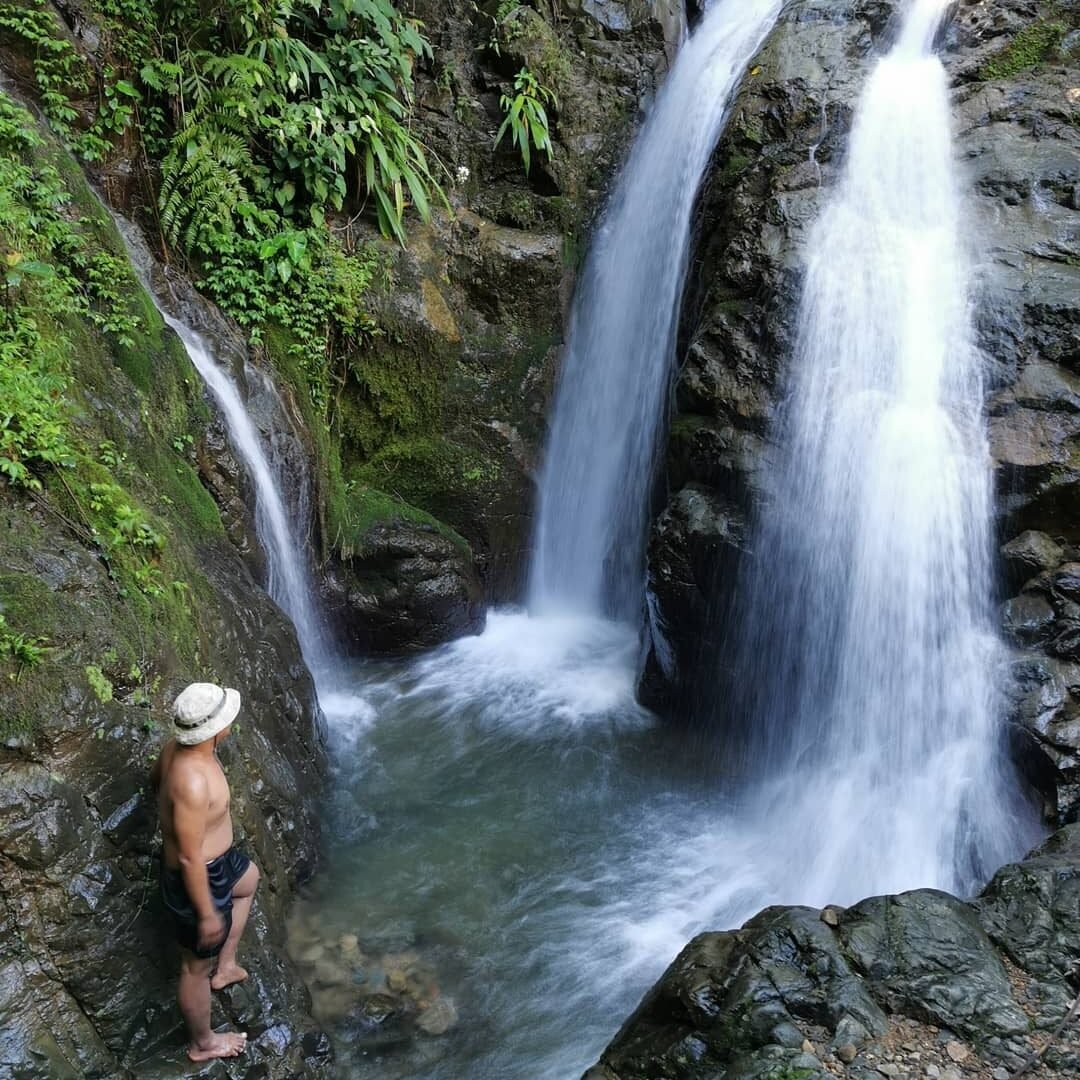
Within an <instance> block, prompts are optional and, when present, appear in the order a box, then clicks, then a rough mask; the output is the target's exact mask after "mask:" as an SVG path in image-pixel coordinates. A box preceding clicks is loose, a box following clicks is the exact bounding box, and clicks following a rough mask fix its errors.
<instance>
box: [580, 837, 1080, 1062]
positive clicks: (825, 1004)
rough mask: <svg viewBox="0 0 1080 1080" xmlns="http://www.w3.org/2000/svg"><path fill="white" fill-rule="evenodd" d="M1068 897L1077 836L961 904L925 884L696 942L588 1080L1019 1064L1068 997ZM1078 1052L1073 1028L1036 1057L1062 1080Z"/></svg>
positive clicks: (1011, 869)
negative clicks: (1042, 1056) (1041, 1056)
mask: <svg viewBox="0 0 1080 1080" xmlns="http://www.w3.org/2000/svg"><path fill="white" fill-rule="evenodd" d="M1078 899H1080V827H1072V828H1070V829H1065V830H1062V831H1061V832H1060V833H1058V834H1056V835H1055V836H1054V837H1052V838H1051V839H1050V840H1049V841H1048V842H1047V843H1046V844H1044V845H1043V846H1042V847H1041V848H1039V849H1037V850H1036V851H1035V852H1033V853H1032V855H1031V856H1030V857H1029V858H1028V859H1027V860H1025V861H1024V862H1022V863H1019V864H1016V865H1013V866H1007V867H1005V868H1003V869H1002V870H1001V871H999V872H998V874H997V875H996V876H995V878H994V880H993V881H992V882H991V883H990V885H989V886H987V888H986V890H985V891H984V893H983V895H982V896H981V897H980V898H979V899H978V900H977V901H975V902H974V903H971V904H967V903H964V902H962V901H960V900H957V899H955V898H953V897H951V896H948V895H947V894H945V893H941V892H936V891H933V890H927V889H922V890H916V891H914V892H909V893H902V894H900V895H898V896H883V897H872V898H870V899H867V900H864V901H862V902H861V903H859V904H856V905H855V906H854V907H851V908H847V909H838V908H827V909H825V911H824V912H820V913H819V912H817V911H814V910H812V909H809V908H769V909H766V910H765V911H763V912H761V914H759V915H757V916H755V917H754V918H753V919H751V920H750V921H749V922H748V923H746V924H745V925H744V926H743V927H742V928H741V929H740V930H733V931H728V932H724V933H708V934H702V935H700V936H698V937H697V938H695V939H694V940H693V941H692V942H691V943H690V944H689V945H688V946H687V947H686V948H685V949H684V950H683V952H682V953H681V954H680V955H679V957H678V958H677V959H676V960H675V962H674V963H673V964H672V965H671V967H670V968H669V969H668V970H667V972H666V973H665V974H664V976H663V977H662V978H661V979H660V981H659V982H658V983H657V984H656V986H654V987H653V989H652V990H650V991H649V993H648V994H647V995H646V997H645V998H644V1000H643V1001H642V1003H641V1005H640V1006H639V1007H638V1009H637V1011H636V1012H635V1013H634V1014H633V1015H632V1016H631V1017H630V1019H629V1020H628V1021H627V1022H626V1024H625V1025H624V1026H623V1028H622V1030H621V1031H620V1032H619V1034H618V1035H617V1036H616V1037H615V1039H614V1041H613V1042H612V1043H611V1045H610V1046H609V1047H608V1048H607V1050H606V1051H605V1052H604V1055H603V1057H602V1059H601V1061H600V1063H599V1064H598V1065H596V1066H595V1067H594V1068H593V1069H591V1070H590V1071H589V1072H588V1073H586V1074H585V1075H586V1080H645V1078H648V1080H657V1078H661V1077H665V1078H670V1080H676V1078H677V1080H706V1078H707V1080H736V1078H738V1080H757V1078H761V1080H765V1078H766V1077H775V1076H778V1075H784V1076H787V1075H798V1076H801V1077H810V1076H815V1077H816V1076H822V1077H823V1076H828V1075H834V1076H836V1075H850V1076H852V1077H859V1078H866V1077H868V1076H870V1075H872V1074H874V1073H876V1074H878V1075H881V1076H886V1077H912V1076H926V1077H930V1078H934V1077H937V1078H944V1077H946V1076H950V1075H955V1076H959V1075H960V1072H959V1071H958V1069H959V1070H962V1071H963V1072H964V1073H965V1074H968V1073H975V1074H978V1075H989V1073H990V1070H991V1069H993V1068H998V1069H1000V1068H1003V1067H1004V1068H1007V1069H1008V1070H1010V1071H1011V1070H1015V1069H1016V1068H1017V1067H1019V1065H1021V1064H1022V1063H1023V1062H1024V1061H1025V1060H1026V1059H1027V1056H1028V1055H1029V1054H1030V1053H1032V1052H1033V1051H1034V1050H1035V1049H1038V1048H1040V1047H1041V1046H1042V1043H1043V1041H1044V1036H1043V1035H1042V1034H1041V1033H1040V1034H1033V1032H1036V1031H1040V1032H1041V1030H1045V1029H1048V1028H1052V1027H1053V1026H1055V1025H1056V1024H1057V1023H1058V1022H1059V1021H1060V1020H1061V1018H1062V1017H1063V1016H1064V1013H1065V1010H1066V1009H1067V1008H1068V1004H1069V1001H1070V999H1071V996H1072V994H1073V993H1074V990H1073V988H1072V986H1071V981H1072V980H1073V979H1074V978H1075V973H1076V972H1077V970H1078V969H1077V967H1076V965H1077V963H1078V961H1080V951H1078V950H1080V946H1078V945H1077V942H1078V941H1080V933H1078V931H1080V927H1078V926H1076V925H1075V923H1076V920H1077V918H1078V917H1080V914H1078V913H1080V904H1078ZM826 915H828V918H826ZM1078 1049H1080V1038H1078V1037H1077V1035H1076V1033H1073V1032H1069V1033H1067V1034H1066V1035H1065V1036H1064V1037H1063V1038H1062V1039H1061V1040H1060V1041H1059V1042H1058V1043H1057V1044H1056V1045H1055V1046H1054V1047H1053V1048H1052V1049H1051V1050H1050V1051H1049V1052H1048V1053H1047V1062H1048V1063H1049V1064H1050V1065H1051V1067H1052V1068H1054V1069H1060V1070H1062V1073H1063V1074H1067V1073H1068V1072H1069V1070H1070V1069H1071V1068H1072V1067H1073V1065H1072V1063H1073V1062H1074V1061H1077V1060H1080V1057H1078V1056H1077V1051H1078ZM785 1070H791V1071H785ZM1051 1075H1054V1074H1053V1073H1052V1074H1051Z"/></svg>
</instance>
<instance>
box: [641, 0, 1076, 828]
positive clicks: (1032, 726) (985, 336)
mask: <svg viewBox="0 0 1080 1080" xmlns="http://www.w3.org/2000/svg"><path fill="white" fill-rule="evenodd" d="M838 7H839V6H838V5H835V4H830V3H827V2H823V0H798V2H796V3H794V4H791V5H789V6H788V7H787V9H786V10H785V13H784V15H783V16H782V17H781V21H780V23H779V24H778V26H777V28H776V30H775V32H774V33H773V34H772V36H771V37H770V39H769V40H768V41H767V42H766V44H765V46H764V47H763V49H762V51H761V53H760V54H759V56H758V57H757V58H755V60H754V68H753V70H754V74H753V75H752V76H750V77H749V78H748V79H747V80H746V83H745V85H744V87H743V89H742V91H741V93H740V95H739V97H738V99H737V100H736V103H735V106H734V109H733V112H732V119H731V123H730V125H729V128H728V130H727V132H726V134H725V135H724V138H723V139H722V140H721V143H720V145H719V147H718V148H717V151H716V155H715V165H714V168H713V170H712V173H711V176H710V180H709V184H708V186H707V189H706V190H705V192H704V194H703V196H702V203H701V220H702V228H701V240H700V254H699V257H698V281H697V285H696V288H693V289H691V291H690V294H689V298H688V299H689V303H688V305H687V308H686V311H685V312H684V328H683V333H682V340H683V342H684V344H685V347H686V360H685V364H684V366H683V368H682V370H681V372H680V374H679V378H678V382H677V384H676V392H675V415H674V417H673V420H672V424H671V435H670V439H669V445H668V456H667V479H668V485H669V490H670V494H669V496H668V500H667V505H666V506H665V508H664V509H663V511H662V512H661V513H660V515H659V516H658V518H657V521H656V524H655V527H654V529H653V534H652V540H651V545H650V552H649V583H650V590H651V601H652V603H651V609H652V612H653V615H654V619H653V629H654V641H655V642H657V643H658V645H657V646H656V647H654V649H653V651H652V654H651V656H650V658H649V660H648V663H647V665H646V671H645V676H644V678H643V681H642V696H643V697H644V698H645V700H646V701H647V702H648V703H649V704H651V705H653V706H654V707H657V708H659V709H661V710H663V711H665V712H669V713H673V714H683V713H685V712H693V711H695V709H698V708H700V702H701V701H702V700H703V699H705V698H706V697H707V698H708V699H710V700H711V701H713V702H715V701H716V699H717V697H718V694H717V668H718V665H719V668H720V672H721V675H723V665H724V657H725V655H727V653H728V651H729V650H728V649H727V647H726V646H727V642H728V640H729V638H730V636H732V635H736V634H737V633H738V628H737V627H734V626H732V625H731V608H730V604H731V601H732V598H733V595H734V591H735V587H736V582H737V580H738V577H739V567H740V564H741V562H742V560H744V559H754V558H768V556H769V553H768V552H753V551H748V550H747V548H746V538H747V536H748V529H747V523H748V521H749V520H750V518H751V517H752V515H753V513H754V508H755V507H756V505H757V504H758V501H759V499H760V497H761V494H762V482H761V479H762V475H763V474H762V470H763V469H767V468H768V465H769V461H770V454H771V445H770V441H769V432H770V423H771V420H772V417H773V415H774V411H775V407H776V403H777V395H778V393H780V392H781V391H782V386H783V374H784V372H785V370H786V366H787V364H788V362H789V359H790V355H791V347H792V338H793V330H794V320H795V315H796V310H797V305H798V292H799V282H800V275H801V269H800V267H801V258H802V250H803V245H804V243H805V238H806V230H807V226H808V225H809V224H810V223H811V222H812V221H813V220H814V219H815V217H816V215H817V213H818V212H819V211H820V209H821V206H822V203H823V200H824V198H825V197H826V196H827V194H828V189H829V187H830V186H831V184H832V183H833V182H834V181H835V179H836V176H837V165H838V161H839V158H840V155H841V154H842V151H843V147H844V143H845V138H846V134H847V130H848V127H849V125H850V120H851V112H852V108H853V106H854V103H855V101H856V98H857V95H858V92H859V89H860V88H861V86H862V85H863V83H864V82H865V77H866V74H867V71H868V69H869V66H870V64H872V62H873V60H874V57H875V55H876V54H877V53H878V52H880V50H881V48H882V47H883V46H884V45H885V44H886V42H887V40H888V35H889V33H890V32H891V28H892V26H893V25H894V21H895V12H896V10H897V7H896V5H895V4H892V3H888V2H884V0H883V2H875V3H870V2H867V3H856V4H853V5H850V6H844V10H838ZM1076 18H1077V14H1076V9H1075V5H1067V6H1065V7H1061V6H1054V5H1049V4H1038V3H1032V2H1028V0H1008V2H1005V3H1001V4H996V5H994V6H993V8H992V9H991V8H988V7H987V6H986V5H982V4H978V3H974V2H971V3H961V4H959V6H958V8H957V11H956V14H955V17H954V19H953V21H952V22H951V24H950V25H949V27H948V28H947V30H946V31H945V32H944V33H943V37H942V45H941V47H942V55H943V57H944V59H945V61H946V64H947V67H948V68H949V71H950V74H951V77H952V80H953V84H954V87H955V89H954V100H955V125H956V140H957V154H958V157H959V158H960V160H961V162H962V175H963V177H964V178H965V182H966V184H967V205H968V211H969V214H970V215H971V217H972V224H971V230H970V231H971V233H972V236H973V237H974V238H975V243H976V244H977V245H978V247H977V250H976V252H975V258H976V266H977V270H978V295H977V297H976V301H977V303H976V324H977V330H978V337H979V344H980V346H981V348H982V349H983V351H984V352H985V355H986V357H987V369H988V372H989V376H990V378H989V380H988V401H987V408H988V412H989V429H990V442H991V452H992V454H993V458H994V463H995V483H996V487H997V492H998V508H999V520H998V532H999V537H1000V542H1001V544H1002V565H1003V570H1004V571H1005V573H1004V575H1003V577H1004V582H1005V592H1004V596H1003V599H1005V602H1004V603H1003V606H1002V629H1003V632H1004V634H1005V636H1006V637H1007V638H1008V639H1009V640H1010V641H1012V642H1013V643H1014V644H1015V645H1016V647H1017V653H1016V656H1015V663H1014V676H1015V678H1014V679H1013V680H1012V687H1013V696H1012V701H1013V704H1012V706H1011V710H1010V718H1011V719H1012V720H1013V721H1014V722H1015V723H1016V724H1018V725H1020V726H1021V727H1022V728H1023V729H1024V731H1025V732H1027V733H1029V734H1030V738H1029V737H1028V735H1024V736H1023V737H1021V736H1019V735H1018V736H1017V739H1016V740H1014V742H1016V745H1018V746H1019V745H1023V746H1026V747H1027V748H1028V749H1027V750H1026V751H1025V752H1024V757H1025V769H1026V770H1027V772H1028V775H1029V776H1035V775H1041V776H1043V777H1044V779H1045V777H1046V775H1047V770H1046V767H1045V759H1044V760H1042V761H1040V760H1035V759H1036V758H1039V757H1040V756H1042V755H1048V756H1049V758H1050V759H1051V760H1052V762H1053V764H1054V765H1055V766H1056V767H1057V779H1058V781H1059V782H1060V783H1061V785H1062V799H1061V804H1062V810H1063V812H1064V813H1066V814H1075V813H1076V812H1077V810H1076V809H1073V810H1070V807H1072V806H1073V805H1074V804H1075V803H1076V798H1077V793H1078V788H1077V787H1076V784H1077V781H1078V779H1080V773H1077V772H1076V765H1077V759H1076V753H1077V750H1078V749H1080V743H1077V741H1076V738H1077V732H1078V731H1080V727H1078V726H1077V723H1076V719H1077V716H1078V715H1080V714H1078V712H1077V708H1078V703H1077V700H1076V699H1075V698H1074V696H1073V694H1074V691H1073V687H1074V686H1075V684H1076V678H1075V673H1074V672H1073V671H1072V666H1074V662H1075V661H1076V660H1077V659H1080V655H1078V654H1077V652H1076V649H1077V645H1078V644H1080V635H1078V634H1077V631H1076V619H1077V615H1078V613H1080V609H1078V608H1077V607H1076V603H1075V600H1074V598H1072V597H1071V596H1070V595H1069V589H1070V581H1071V570H1072V564H1074V563H1075V562H1076V561H1077V560H1078V559H1080V551H1078V549H1077V548H1076V546H1075V545H1076V544H1077V542H1078V536H1077V530H1076V522H1077V521H1080V504H1078V503H1077V501H1076V499H1077V495H1076V493H1077V490H1078V489H1077V473H1076V468H1075V461H1074V458H1075V457H1076V453H1077V436H1078V431H1080V396H1078V395H1080V366H1078V362H1080V352H1078V349H1080V344H1078V342H1080V338H1078V326H1080V319H1078V315H1077V301H1076V298H1077V296H1080V266H1078V263H1077V232H1076V207H1077V202H1076V199H1077V195H1076V191H1077V185H1078V183H1080V174H1078V172H1077V169H1078V164H1077V163H1078V161H1080V153H1078V151H1080V135H1078V133H1077V130H1076V125H1075V116H1076V109H1077V108H1078V102H1077V90H1076V88H1075V86H1074V85H1073V84H1074V83H1075V81H1076V80H1075V66H1073V67H1072V68H1070V66H1069V61H1070V57H1073V56H1074V50H1075V49H1076V47H1077V44H1078V43H1077V40H1076V35H1075V34H1071V36H1070V31H1071V30H1072V29H1073V28H1074V27H1075V24H1076ZM1006 598H1007V599H1006ZM718 658H719V659H718ZM696 679H700V680H702V682H701V683H697V682H696V681H695V680H696ZM720 685H721V686H722V683H721V684H720ZM719 697H720V699H721V701H722V699H723V694H722V692H721V693H720V695H719ZM719 711H720V714H721V716H720V719H721V720H722V719H723V716H722V713H723V709H722V705H721V707H720V710H719ZM1039 747H1041V748H1042V749H1041V750H1039V749H1038V748H1039ZM1033 754H1034V757H1033V756H1032V755H1033ZM1041 786H1042V787H1043V789H1044V791H1045V788H1046V785H1045V783H1043V784H1042V785H1041ZM1050 798H1051V801H1053V797H1052V795H1051V796H1050Z"/></svg>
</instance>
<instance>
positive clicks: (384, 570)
mask: <svg viewBox="0 0 1080 1080" xmlns="http://www.w3.org/2000/svg"><path fill="white" fill-rule="evenodd" d="M360 543H361V544H362V546H361V547H358V548H357V549H356V550H354V551H353V552H352V553H351V555H350V557H349V558H348V559H347V560H344V559H343V560H342V561H340V562H339V564H338V568H337V570H336V572H335V573H334V574H333V576H329V575H328V577H327V588H328V600H329V602H330V608H331V611H332V613H333V614H334V616H335V618H336V619H337V621H338V623H339V625H340V626H341V627H342V629H343V631H344V632H345V633H347V634H348V635H349V637H350V638H351V640H352V641H353V642H354V644H355V646H356V647H357V648H358V649H360V650H362V651H364V652H384V653H386V652H388V653H402V652H410V651H414V650H418V649H424V648H430V647H431V646H432V645H438V644H441V643H442V642H444V641H448V640H450V639H452V638H455V637H460V636H461V635H463V634H468V633H476V632H477V631H478V630H479V629H480V627H481V625H482V623H483V612H482V609H481V589H480V583H479V581H478V580H477V577H476V571H475V569H474V567H473V564H472V559H471V557H470V554H469V551H468V548H467V546H465V545H463V544H462V542H461V541H460V540H459V539H457V538H454V537H453V536H452V535H447V533H446V532H443V531H439V530H438V529H436V528H435V527H434V526H431V525H422V524H413V523H410V522H407V521H396V522H387V523H379V524H376V525H373V526H372V527H371V528H370V529H369V530H367V532H366V533H364V534H363V537H362V538H361V541H360Z"/></svg>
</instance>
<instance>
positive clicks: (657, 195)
mask: <svg viewBox="0 0 1080 1080" xmlns="http://www.w3.org/2000/svg"><path fill="white" fill-rule="evenodd" d="M781 6H782V4H781V0H717V2H716V3H715V4H713V5H712V6H711V7H710V9H709V11H708V13H707V14H706V15H705V17H704V19H703V21H702V23H701V26H700V27H699V28H698V30H697V31H696V32H695V34H694V35H693V37H692V38H691V39H690V40H689V42H687V43H686V44H685V45H684V46H683V48H682V50H681V52H680V54H679V56H678V58H677V59H676V61H675V64H674V67H673V68H672V70H671V72H670V74H669V75H668V77H667V80H666V82H665V83H664V86H663V88H662V89H661V91H660V93H659V95H658V97H657V100H656V103H655V107H654V108H653V110H652V113H651V114H650V116H649V119H648V121H647V122H646V124H645V126H644V128H643V130H642V131H641V133H640V135H639V136H638V138H637V141H636V143H635V145H634V149H633V151H632V152H631V154H630V157H629V159H628V161H627V163H626V165H625V167H624V168H623V171H622V174H621V176H620V178H619V181H618V184H617V186H616V189H615V193H614V196H613V198H612V202H611V205H610V206H609V208H608V210H607V214H606V216H605V219H604V221H603V224H602V225H601V227H600V229H599V231H598V233H597V235H596V237H595V239H594V241H593V245H592V248H591V250H590V253H589V256H588V259H587V261H586V265H585V269H584V272H583V275H582V279H581V281H580V283H579V285H578V289H577V293H576V296H575V299H574V305H573V311H572V314H571V318H570V326H569V336H568V340H567V346H566V351H565V356H564V361H563V365H564V366H563V373H562V377H561V380H560V384H559V388H558V391H557V393H556V397H555V404H554V412H553V420H552V425H551V433H550V437H549V440H548V446H547V452H546V460H545V464H544V468H543V473H542V476H541V479H540V496H539V506H538V524H537V530H536V538H535V555H534V559H533V565H532V571H531V579H530V585H529V607H530V610H532V611H533V612H536V613H552V612H576V613H584V614H589V615H613V616H615V617H619V618H632V619H636V617H637V614H638V611H639V610H640V607H641V600H642V594H643V586H644V550H645V537H646V532H647V528H648V517H649V505H648V502H649V498H648V496H649V490H650V487H651V485H652V482H653V462H654V458H655V453H656V446H657V441H658V438H659V436H660V434H661V430H660V428H661V421H662V416H663V411H664V405H665V402H666V397H667V389H668V384H669V381H670V379H671V374H672V364H671V361H672V353H673V349H674V345H675V336H676V330H677V324H678V315H679V305H680V301H681V299H682V292H683V284H684V281H685V278H686V267H687V258H688V250H689V241H690V225H691V220H690V219H691V212H692V210H693V206H694V200H695V198H696V196H697V191H698V187H699V186H700V183H701V178H702V175H703V173H704V172H705V169H706V166H707V165H708V162H709V157H710V155H711V153H712V150H713V147H714V146H715V145H716V141H717V139H718V138H719V136H720V132H721V130H722V128H723V124H724V119H725V116H726V114H727V109H728V105H729V101H730V98H731V96H732V93H733V91H734V89H735V88H736V87H737V86H738V84H739V81H740V79H741V77H742V75H743V74H744V72H745V71H746V67H747V64H748V63H749V61H750V59H751V58H752V57H753V55H754V53H756V52H757V50H758V48H759V46H760V45H761V42H762V40H763V39H764V37H765V35H766V34H767V32H768V30H769V28H770V27H771V26H772V24H773V22H774V21H775V20H776V17H777V15H778V14H779V11H780V8H781Z"/></svg>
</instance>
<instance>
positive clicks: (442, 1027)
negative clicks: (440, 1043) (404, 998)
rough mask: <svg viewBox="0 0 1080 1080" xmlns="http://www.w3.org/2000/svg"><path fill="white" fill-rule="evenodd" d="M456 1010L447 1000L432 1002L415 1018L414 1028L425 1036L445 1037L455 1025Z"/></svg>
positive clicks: (441, 999)
mask: <svg viewBox="0 0 1080 1080" xmlns="http://www.w3.org/2000/svg"><path fill="white" fill-rule="evenodd" d="M457 1019H458V1015H457V1009H456V1008H455V1007H454V1003H453V1002H452V1001H450V1000H449V998H439V999H438V1000H437V1001H433V1002H432V1003H431V1004H430V1005H429V1006H428V1007H427V1008H426V1009H424V1010H423V1011H422V1012H421V1013H420V1015H419V1016H418V1017H417V1018H416V1026H417V1027H418V1028H419V1029H420V1030H421V1031H422V1032H423V1033H424V1034H425V1035H445V1034H446V1033H447V1032H448V1031H449V1030H450V1029H451V1028H452V1027H454V1026H455V1025H456V1024H457Z"/></svg>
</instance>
